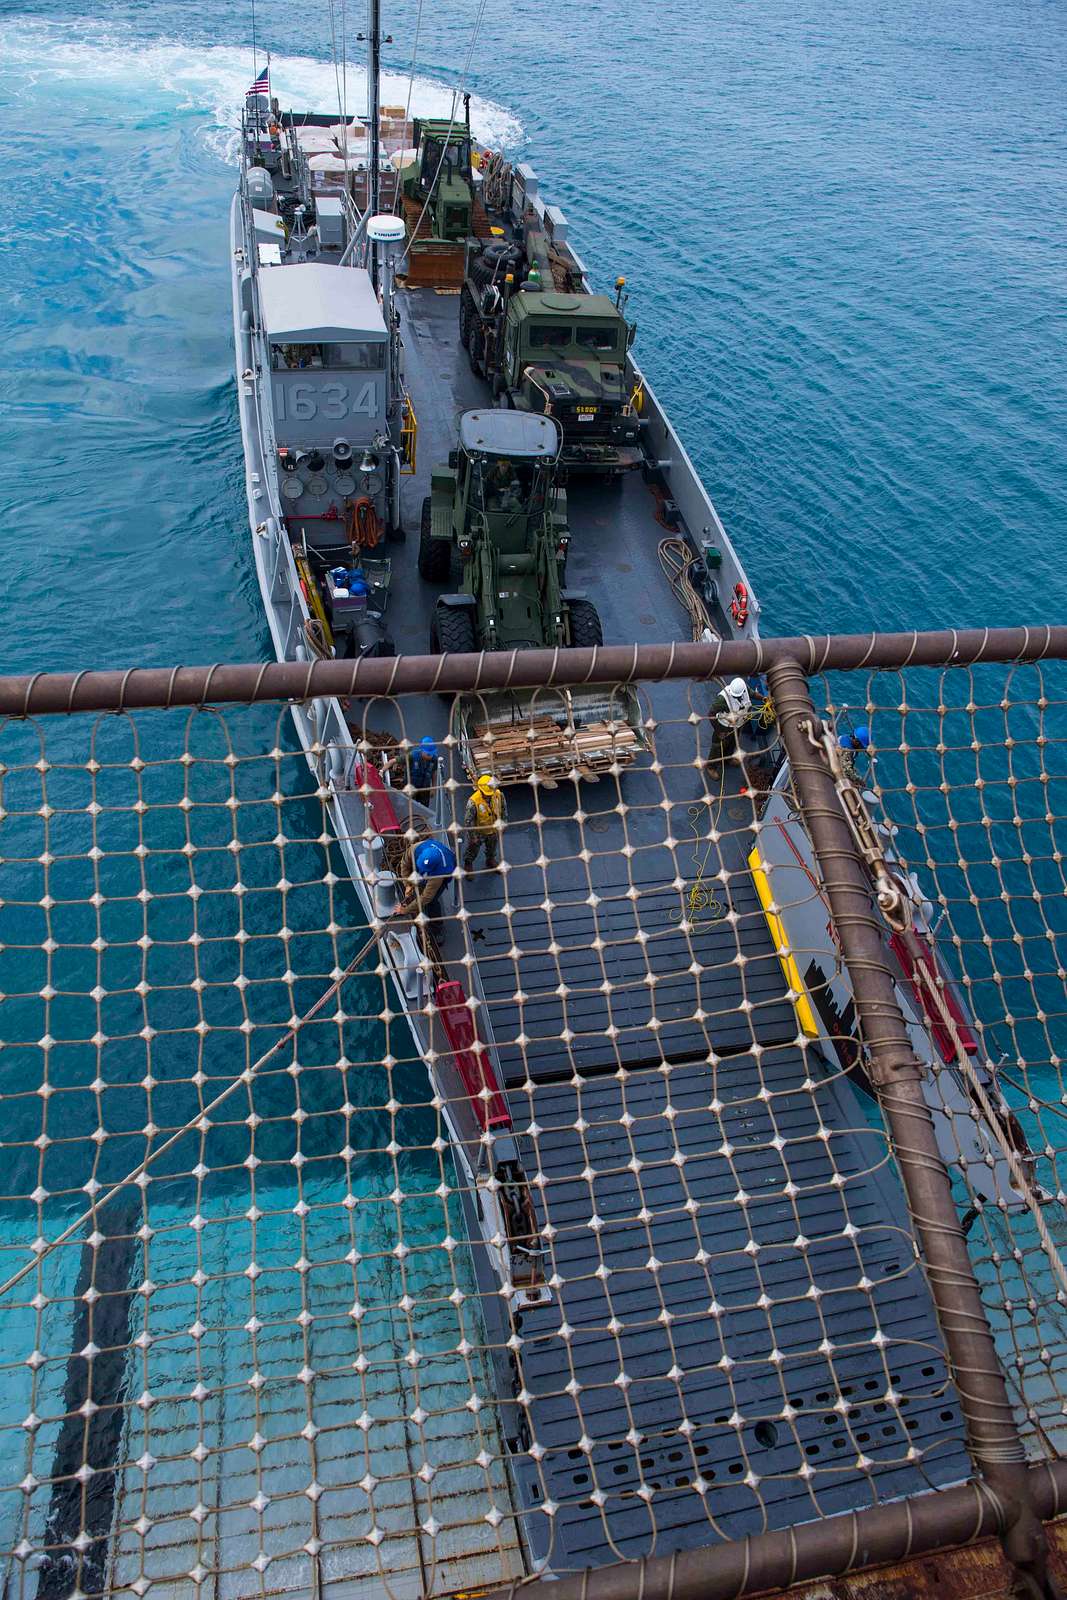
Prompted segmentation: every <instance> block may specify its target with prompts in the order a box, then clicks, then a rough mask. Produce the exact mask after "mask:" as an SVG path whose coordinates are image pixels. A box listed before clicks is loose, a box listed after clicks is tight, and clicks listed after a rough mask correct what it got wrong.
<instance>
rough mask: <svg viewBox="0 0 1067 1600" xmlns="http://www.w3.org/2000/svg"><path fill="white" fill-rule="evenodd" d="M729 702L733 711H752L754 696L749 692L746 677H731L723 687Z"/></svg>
mask: <svg viewBox="0 0 1067 1600" xmlns="http://www.w3.org/2000/svg"><path fill="white" fill-rule="evenodd" d="M723 694H724V695H725V696H726V701H727V704H728V705H729V706H730V709H731V710H732V711H750V710H751V709H752V696H751V695H750V694H749V692H748V684H747V683H746V682H745V680H744V678H731V679H730V682H729V683H728V684H727V685H726V687H725V688H724V689H723Z"/></svg>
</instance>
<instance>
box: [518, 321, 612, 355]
mask: <svg viewBox="0 0 1067 1600" xmlns="http://www.w3.org/2000/svg"><path fill="white" fill-rule="evenodd" d="M529 341H530V349H531V350H570V349H577V350H579V351H585V352H588V351H594V352H595V353H596V354H597V355H617V354H618V351H619V330H618V328H617V327H616V326H615V325H614V324H613V323H610V322H608V323H600V324H599V325H598V324H596V323H594V324H592V325H591V326H590V325H588V324H579V325H578V326H577V327H574V326H573V325H570V324H567V323H563V322H534V323H531V324H530V331H529Z"/></svg>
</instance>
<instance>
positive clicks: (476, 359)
mask: <svg viewBox="0 0 1067 1600" xmlns="http://www.w3.org/2000/svg"><path fill="white" fill-rule="evenodd" d="M484 353H485V337H484V335H483V333H482V330H481V328H480V327H479V325H478V324H477V323H475V324H474V326H473V327H472V328H471V341H470V344H469V345H468V346H467V357H468V360H469V361H470V364H471V371H472V372H473V373H474V375H475V377H476V378H480V377H481V375H482V356H483V355H484Z"/></svg>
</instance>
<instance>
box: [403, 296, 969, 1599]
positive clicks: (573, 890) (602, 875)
mask: <svg viewBox="0 0 1067 1600" xmlns="http://www.w3.org/2000/svg"><path fill="white" fill-rule="evenodd" d="M400 302H401V312H402V317H403V320H404V327H405V339H406V352H407V354H406V362H407V380H408V384H409V386H410V389H411V392H412V395H413V397H414V401H415V406H416V411H417V413H418V419H419V474H418V478H417V480H416V481H415V482H414V483H409V485H408V490H407V492H408V498H407V499H406V501H405V519H404V520H405V523H406V525H407V527H408V528H409V530H412V531H413V530H415V529H416V528H417V527H418V517H419V505H420V502H421V497H422V494H423V493H425V492H426V489H427V488H428V480H429V473H430V470H431V468H432V466H433V464H434V463H435V462H438V461H444V460H445V459H446V457H447V453H448V451H449V450H450V449H451V448H453V446H454V442H455V434H456V429H457V425H458V420H459V417H460V415H461V413H462V412H463V411H464V410H466V409H469V408H471V407H472V406H477V405H485V404H487V403H488V399H487V392H486V389H485V386H484V385H483V384H482V383H481V382H480V381H479V380H477V379H476V378H474V377H473V376H472V375H471V373H470V371H469V368H468V364H467V360H466V356H465V353H464V352H463V350H462V349H461V347H460V345H459V340H458V330H457V322H458V316H457V312H458V306H457V300H456V296H455V295H449V294H439V293H436V292H435V291H433V290H426V289H420V290H408V291H406V292H404V293H402V294H401V295H400ZM568 505H569V513H570V523H571V534H572V543H571V553H570V557H569V562H568V584H569V585H571V586H574V587H582V588H585V589H587V591H588V592H589V595H590V598H591V599H593V600H594V602H595V604H596V605H597V607H598V609H599V610H600V613H601V616H602V619H603V625H604V637H605V641H606V642H607V643H623V642H630V641H633V640H634V639H636V640H638V641H640V640H642V639H644V638H647V639H653V638H661V637H663V636H664V635H670V634H671V633H674V632H677V634H678V635H679V636H681V635H682V633H683V631H684V627H685V620H684V618H683V616H682V614H681V612H680V610H679V608H678V606H677V602H676V601H675V600H674V598H673V597H672V596H671V593H670V590H669V588H668V585H667V581H666V578H665V577H664V575H663V573H662V571H661V569H660V567H659V563H658V558H657V546H658V544H659V541H660V540H661V539H662V538H663V537H664V536H665V529H664V528H663V526H662V525H661V523H660V522H659V521H658V520H657V511H658V501H657V500H656V498H655V496H654V494H653V493H652V490H651V489H650V488H649V486H648V485H647V484H646V483H645V482H644V481H643V480H642V478H641V477H640V475H637V474H633V475H630V476H629V477H628V478H627V479H626V480H625V481H624V482H623V484H622V485H621V487H616V488H614V489H612V488H606V487H604V486H603V485H600V486H597V485H596V484H595V482H593V483H589V482H587V483H582V482H580V481H579V482H575V481H572V483H571V484H570V485H568ZM412 543H413V532H412V535H410V536H409V544H408V547H407V553H406V554H405V552H404V551H403V550H401V551H398V552H396V553H395V554H394V570H395V577H394V593H393V600H392V603H391V607H390V631H391V632H392V634H393V636H394V638H395V640H396V644H397V648H398V650H401V651H406V652H408V651H410V652H414V651H422V650H425V649H426V648H427V643H428V638H429V620H430V614H431V612H432V608H433V604H434V602H435V600H436V597H437V593H438V592H440V591H439V590H437V589H436V588H435V587H434V586H432V585H428V584H425V583H422V582H421V581H420V580H419V579H418V577H417V575H416V574H415V564H414V554H415V552H414V550H413V549H412V548H411V545H412ZM712 694H713V690H712V689H711V688H710V687H709V686H706V685H693V686H687V685H678V684H672V685H660V686H654V687H652V688H651V689H650V690H647V691H645V701H644V706H645V711H646V713H647V715H648V716H649V717H650V718H651V719H652V720H653V722H654V724H655V732H654V741H655V756H656V761H657V768H656V769H655V770H654V769H653V765H652V763H651V762H650V761H644V762H642V763H639V764H638V765H637V766H636V767H635V768H633V769H631V770H630V771H629V772H626V773H625V774H623V775H622V776H621V777H618V778H616V777H611V776H606V777H603V778H601V779H600V781H599V782H597V783H588V782H586V783H582V784H581V785H578V786H576V785H575V784H573V783H561V784H560V786H559V787H558V788H557V789H555V790H552V791H548V790H545V789H540V790H538V791H537V793H536V795H535V794H534V792H533V791H531V790H530V789H528V788H525V787H517V788H511V789H509V790H508V803H509V825H508V827H507V830H506V833H505V837H504V842H503V858H504V863H505V868H506V870H505V872H504V873H503V874H500V875H497V874H489V873H479V874H478V875H477V876H476V877H475V878H474V879H473V880H471V879H469V878H468V879H467V880H466V881H465V882H464V884H463V885H462V886H461V889H460V891H459V899H458V902H457V907H456V909H459V910H463V911H465V912H466V913H467V916H466V918H463V917H459V918H456V919H452V920H449V921H448V922H447V923H446V924H445V928H444V933H443V940H444V953H445V955H446V957H447V958H448V960H449V961H450V962H466V963H467V964H468V967H469V966H470V965H473V967H474V969H475V971H476V978H477V983H478V986H479V987H480V989H481V993H482V996H483V998H484V1002H485V1010H484V1012H483V1013H482V1016H481V1026H482V1030H483V1033H485V1034H486V1035H487V1036H488V1037H489V1038H490V1039H491V1042H492V1043H493V1044H494V1045H495V1048H496V1055H497V1060H498V1064H499V1068H500V1071H501V1073H502V1076H503V1078H504V1081H505V1084H506V1086H507V1089H508V1092H509V1100H510V1105H511V1109H512V1114H513V1117H514V1120H515V1125H516V1128H517V1130H519V1131H520V1134H521V1138H520V1144H521V1150H522V1156H523V1163H524V1167H525V1170H526V1173H527V1176H528V1177H529V1178H530V1180H531V1182H532V1183H533V1185H534V1192H535V1194H536V1195H537V1205H538V1210H539V1221H540V1223H541V1225H542V1227H543V1228H544V1229H545V1230H546V1238H547V1240H548V1242H549V1250H550V1259H549V1266H548V1272H549V1278H550V1283H551V1286H552V1288H553V1292H554V1293H553V1300H552V1302H551V1304H550V1305H548V1306H545V1307H542V1308H540V1309H536V1310H533V1311H528V1312H526V1313H525V1314H523V1315H522V1316H521V1317H517V1318H515V1319H514V1323H513V1327H512V1330H511V1331H513V1332H517V1333H518V1334H519V1336H520V1337H521V1339H522V1345H521V1348H520V1349H519V1350H518V1352H517V1354H516V1372H515V1386H516V1389H517V1390H518V1394H519V1409H520V1412H521V1413H522V1418H523V1423H522V1427H521V1429H520V1433H521V1438H520V1441H519V1442H520V1449H519V1450H518V1452H517V1453H516V1454H515V1455H514V1456H513V1460H512V1467H513V1477H514V1479H515V1483H516V1488H517V1494H518V1505H519V1510H520V1513H522V1514H523V1515H524V1521H525V1527H526V1538H527V1542H528V1545H529V1547H530V1550H531V1552H532V1554H533V1555H534V1556H535V1558H536V1559H538V1560H545V1559H547V1560H548V1562H549V1563H550V1565H551V1567H552V1569H553V1570H555V1571H564V1570H569V1569H575V1568H581V1567H585V1566H596V1565H600V1564H603V1563H605V1562H610V1561H613V1560H617V1559H619V1558H620V1557H624V1556H625V1557H634V1556H638V1555H642V1554H648V1553H652V1552H654V1553H655V1554H665V1553H669V1552H670V1551H672V1550H678V1549H683V1548H689V1547H692V1546H695V1545H699V1544H703V1543H707V1542H709V1541H714V1540H715V1539H716V1538H723V1537H738V1536H741V1535H743V1534H746V1533H752V1532H756V1531H758V1530H759V1529H761V1528H763V1527H767V1526H770V1527H782V1526H786V1525H788V1524H790V1523H791V1522H795V1521H802V1520H807V1519H810V1518H812V1517H814V1516H817V1515H820V1514H827V1513H831V1512H835V1511H844V1510H848V1509H851V1508H854V1507H859V1506H863V1505H868V1504H871V1503H872V1501H874V1500H875V1499H884V1498H888V1497H893V1496H896V1495H902V1494H905V1493H914V1492H917V1491H919V1490H921V1489H922V1488H924V1487H928V1486H929V1485H930V1484H931V1483H934V1482H937V1483H948V1482H954V1481H958V1480H959V1479H961V1478H964V1477H966V1476H967V1473H968V1464H967V1460H966V1457H965V1455H964V1453H963V1451H962V1449H961V1446H960V1443H959V1441H960V1438H961V1434H962V1428H961V1424H960V1418H959V1413H958V1407H957V1403H956V1400H955V1397H954V1395H953V1393H952V1390H951V1386H950V1385H949V1384H948V1382H947V1378H946V1373H945V1366H944V1360H943V1357H942V1355H941V1353H940V1348H939V1342H938V1335H937V1329H936V1325H935V1321H934V1316H933V1312H932V1308H931V1305H930V1301H929V1297H928V1295H927V1292H926V1288H925V1284H924V1281H923V1279H922V1276H921V1274H920V1273H919V1271H918V1269H917V1267H916V1264H915V1261H914V1257H913V1254H912V1250H911V1246H910V1242H909V1234H908V1229H907V1224H906V1217H905V1213H904V1208H903V1200H902V1197H901V1194H900V1191H899V1187H898V1186H897V1183H896V1180H895V1178H894V1177H893V1176H892V1174H891V1172H890V1170H889V1169H888V1167H887V1165H886V1163H885V1156H884V1144H883V1142H882V1141H881V1140H880V1139H879V1138H878V1137H877V1136H876V1135H875V1134H874V1133H873V1132H872V1131H871V1130H870V1129H869V1128H868V1126H867V1123H866V1121H865V1117H864V1113H863V1111H862V1110H861V1108H860V1105H859V1102H858V1101H857V1098H856V1095H855V1094H854V1092H853V1090H852V1088H851V1086H850V1085H849V1084H848V1083H847V1082H845V1081H843V1080H841V1079H840V1078H839V1077H837V1076H834V1075H832V1074H831V1072H830V1070H829V1068H825V1069H824V1068H823V1067H822V1066H821V1065H820V1057H819V1056H818V1053H817V1052H816V1051H813V1050H811V1049H809V1050H808V1051H807V1052H806V1053H804V1054H802V1052H801V1050H800V1049H799V1048H798V1047H797V1042H796V1035H797V1024H796V1020H795V1016H794V1013H793V1009H792V1007H791V1005H790V1003H789V1001H788V998H787V995H786V990H785V987H784V983H783V979H782V975H781V970H780V966H779V963H778V961H777V958H776V956H775V953H774V950H773V948H772V945H771V942H770V939H769V935H768V933H767V929H766V924H765V922H764V919H763V916H762V914H761V912H760V909H759V905H758V902H757V900H756V896H755V892H754V888H753V885H752V882H751V878H750V876H749V874H748V872H747V869H746V866H745V860H746V857H747V854H748V852H749V850H750V849H751V847H752V844H753V840H754V835H755V829H756V826H757V824H756V815H755V812H754V809H753V806H752V803H751V801H749V800H747V799H746V798H745V797H744V796H743V795H741V794H739V793H738V791H739V789H740V787H741V782H742V780H741V776H740V774H738V773H737V772H736V771H733V770H732V771H730V772H729V774H728V775H727V778H726V779H725V780H718V779H715V778H710V779H709V777H708V776H707V774H706V773H705V771H704V770H703V758H705V757H706V756H707V754H708V752H709V734H708V726H707V721H706V713H707V708H708V705H709V703H710V700H711V697H712ZM405 717H406V719H407V729H406V731H407V732H408V734H409V736H410V737H412V738H417V737H419V736H420V735H421V734H422V733H424V732H427V731H429V732H431V733H435V734H437V735H441V734H443V733H444V732H445V731H446V710H445V708H444V706H443V705H442V704H441V703H440V702H437V701H434V702H431V701H428V700H426V701H419V702H408V703H407V704H406V705H405ZM416 717H418V718H421V719H422V720H421V721H420V722H419V725H418V726H415V722H414V719H415V718H416ZM457 776H459V774H458V773H457ZM465 793H466V790H465V789H464V790H463V791H462V793H461V794H460V795H459V796H458V797H457V806H456V812H455V813H454V814H455V815H456V816H457V819H458V817H459V816H460V815H461V810H462V798H463V795H465ZM712 834H714V837H711V835H712ZM697 880H699V884H700V886H701V887H702V888H703V890H704V902H703V903H702V904H701V905H700V906H699V907H698V908H697V909H696V910H693V911H692V912H691V911H690V905H691V902H690V894H691V891H692V888H693V885H694V883H695V882H697ZM813 1071H814V1072H816V1073H819V1074H820V1077H819V1081H818V1082H815V1081H809V1074H810V1073H812V1072H813ZM783 1140H784V1141H785V1143H784V1144H782V1143H780V1142H778V1141H783ZM739 1195H744V1196H745V1199H744V1200H743V1201H742V1200H740V1199H738V1196H739ZM594 1220H595V1226H594ZM746 1247H747V1248H746ZM709 1306H712V1307H714V1308H715V1309H714V1310H711V1311H709ZM827 1341H830V1343H829V1344H828V1343H827ZM882 1341H884V1342H882ZM820 1347H821V1349H820ZM726 1354H728V1356H729V1358H730V1359H732V1360H733V1362H735V1363H736V1364H735V1365H734V1366H732V1367H730V1366H728V1365H727V1366H723V1365H720V1363H721V1361H722V1358H723V1357H724V1355H726ZM897 1390H899V1391H901V1392H903V1393H904V1394H905V1395H907V1396H908V1399H907V1401H906V1402H905V1403H904V1405H903V1406H902V1407H900V1408H899V1409H898V1408H897V1407H896V1406H894V1405H891V1404H890V1403H887V1401H886V1400H885V1399H884V1398H883V1397H884V1395H885V1394H886V1392H887V1391H891V1392H892V1391H897ZM787 1405H788V1406H789V1407H792V1408H793V1411H794V1412H795V1416H790V1417H788V1418H787V1419H786V1420H783V1417H782V1411H783V1407H785V1406H787ZM835 1406H836V1407H837V1408H836V1409H835ZM912 1447H916V1448H917V1449H918V1450H920V1451H921V1452H922V1455H923V1460H922V1462H921V1463H920V1462H918V1461H915V1460H909V1459H908V1452H909V1450H910V1449H911V1448H912ZM546 1507H547V1510H548V1512H549V1513H550V1514H545V1508H546Z"/></svg>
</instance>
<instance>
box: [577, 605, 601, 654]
mask: <svg viewBox="0 0 1067 1600" xmlns="http://www.w3.org/2000/svg"><path fill="white" fill-rule="evenodd" d="M570 613H571V644H572V645H573V646H574V648H575V649H576V650H582V649H585V650H589V649H592V648H594V647H595V646H596V645H600V644H603V643H604V630H603V628H602V627H601V626H600V613H599V612H598V611H597V608H596V606H595V605H594V604H593V602H592V601H591V600H572V601H571V603H570Z"/></svg>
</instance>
